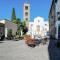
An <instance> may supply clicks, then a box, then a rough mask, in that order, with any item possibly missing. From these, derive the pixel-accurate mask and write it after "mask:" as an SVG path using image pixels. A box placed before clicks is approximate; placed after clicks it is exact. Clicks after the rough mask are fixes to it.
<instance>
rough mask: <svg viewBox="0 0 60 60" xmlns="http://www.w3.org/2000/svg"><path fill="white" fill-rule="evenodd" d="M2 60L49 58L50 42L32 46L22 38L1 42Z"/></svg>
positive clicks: (0, 52)
mask: <svg viewBox="0 0 60 60" xmlns="http://www.w3.org/2000/svg"><path fill="white" fill-rule="evenodd" d="M0 60H49V54H48V43H47V44H46V45H42V44H40V45H39V46H36V47H35V48H31V47H28V46H27V45H26V44H25V43H24V41H22V40H20V41H3V42H0Z"/></svg>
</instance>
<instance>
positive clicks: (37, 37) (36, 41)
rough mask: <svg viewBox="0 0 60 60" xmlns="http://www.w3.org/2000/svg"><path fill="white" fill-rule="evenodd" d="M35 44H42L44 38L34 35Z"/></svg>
mask: <svg viewBox="0 0 60 60" xmlns="http://www.w3.org/2000/svg"><path fill="white" fill-rule="evenodd" d="M34 39H35V43H36V44H40V43H41V41H42V37H41V36H40V35H34Z"/></svg>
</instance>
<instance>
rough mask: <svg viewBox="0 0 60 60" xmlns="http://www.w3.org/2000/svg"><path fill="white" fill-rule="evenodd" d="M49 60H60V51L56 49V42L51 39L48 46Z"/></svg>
mask: <svg viewBox="0 0 60 60" xmlns="http://www.w3.org/2000/svg"><path fill="white" fill-rule="evenodd" d="M48 53H49V60H60V49H59V48H57V47H56V43H55V40H53V39H50V42H49V46H48Z"/></svg>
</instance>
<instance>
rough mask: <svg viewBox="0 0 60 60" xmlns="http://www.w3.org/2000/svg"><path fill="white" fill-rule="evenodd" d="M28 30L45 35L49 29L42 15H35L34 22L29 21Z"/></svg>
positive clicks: (34, 33)
mask: <svg viewBox="0 0 60 60" xmlns="http://www.w3.org/2000/svg"><path fill="white" fill-rule="evenodd" d="M29 31H30V33H31V34H33V35H41V36H45V35H46V34H47V32H48V31H49V23H48V21H44V19H43V18H42V17H36V18H35V19H34V22H29Z"/></svg>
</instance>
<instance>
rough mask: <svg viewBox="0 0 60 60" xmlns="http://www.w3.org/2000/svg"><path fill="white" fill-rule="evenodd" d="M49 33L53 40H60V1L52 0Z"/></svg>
mask: <svg viewBox="0 0 60 60" xmlns="http://www.w3.org/2000/svg"><path fill="white" fill-rule="evenodd" d="M49 32H50V36H51V37H52V38H56V39H60V0H52V3H51V8H50V12H49Z"/></svg>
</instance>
